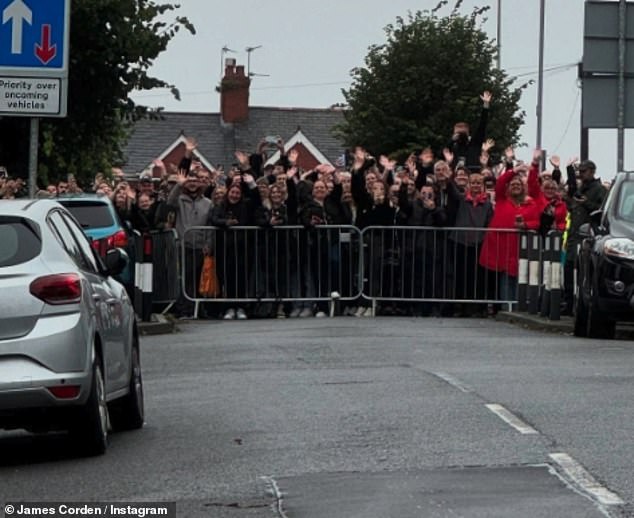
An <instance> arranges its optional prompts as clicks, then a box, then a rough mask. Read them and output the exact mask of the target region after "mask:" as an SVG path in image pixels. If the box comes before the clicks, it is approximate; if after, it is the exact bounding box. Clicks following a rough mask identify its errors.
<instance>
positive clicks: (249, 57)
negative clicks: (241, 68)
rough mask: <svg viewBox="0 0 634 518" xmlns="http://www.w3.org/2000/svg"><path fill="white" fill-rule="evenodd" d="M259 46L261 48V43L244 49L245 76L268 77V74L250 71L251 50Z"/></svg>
mask: <svg viewBox="0 0 634 518" xmlns="http://www.w3.org/2000/svg"><path fill="white" fill-rule="evenodd" d="M261 48H262V45H256V46H254V47H247V48H246V49H244V50H246V51H247V77H254V76H258V77H269V74H256V73H255V72H251V52H253V51H254V50H258V49H261Z"/></svg>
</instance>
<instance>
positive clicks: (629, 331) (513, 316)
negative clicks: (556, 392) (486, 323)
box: [138, 311, 634, 340]
mask: <svg viewBox="0 0 634 518" xmlns="http://www.w3.org/2000/svg"><path fill="white" fill-rule="evenodd" d="M495 318H496V320H498V321H500V322H508V323H510V324H514V325H517V326H520V327H523V328H525V329H534V330H537V331H545V332H550V333H557V334H562V335H570V336H572V334H573V332H572V331H573V320H572V317H569V316H562V317H561V318H560V319H559V320H550V319H549V318H546V317H542V316H540V315H532V314H530V313H526V312H519V311H513V312H510V311H500V312H499V313H498V314H497V315H496V317H495ZM138 326H139V332H140V333H141V335H145V336H148V335H164V334H171V333H174V332H178V327H177V326H176V322H175V321H174V320H173V319H171V318H169V317H166V316H165V315H161V314H158V313H153V314H152V320H151V321H150V322H141V321H139V322H138ZM616 338H620V339H625V340H634V324H619V325H617V328H616Z"/></svg>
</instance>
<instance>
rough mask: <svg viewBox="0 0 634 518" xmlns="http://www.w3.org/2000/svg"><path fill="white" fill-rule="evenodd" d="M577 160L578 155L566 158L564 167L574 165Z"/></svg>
mask: <svg viewBox="0 0 634 518" xmlns="http://www.w3.org/2000/svg"><path fill="white" fill-rule="evenodd" d="M577 162H579V157H578V156H573V157H572V158H569V159H568V162H567V163H566V167H568V166H571V165H575V164H576V163H577Z"/></svg>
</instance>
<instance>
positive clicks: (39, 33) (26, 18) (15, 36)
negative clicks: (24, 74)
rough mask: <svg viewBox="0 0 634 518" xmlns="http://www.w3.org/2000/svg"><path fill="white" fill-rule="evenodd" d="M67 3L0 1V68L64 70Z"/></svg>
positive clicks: (60, 1)
mask: <svg viewBox="0 0 634 518" xmlns="http://www.w3.org/2000/svg"><path fill="white" fill-rule="evenodd" d="M68 6H69V2H68V1H67V0H0V22H1V24H0V69H1V68H10V69H14V70H15V69H29V68H30V69H40V70H51V71H52V70H55V69H57V70H61V69H63V68H65V65H66V63H65V60H64V58H65V52H66V50H67V49H65V48H64V45H65V42H66V34H65V32H66V31H67V30H68V27H67V26H66V25H67V23H68V18H69V16H68V14H69V13H67V12H66V10H67V9H68Z"/></svg>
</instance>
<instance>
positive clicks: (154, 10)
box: [0, 0, 195, 183]
mask: <svg viewBox="0 0 634 518" xmlns="http://www.w3.org/2000/svg"><path fill="white" fill-rule="evenodd" d="M179 7H180V6H179V5H177V4H169V3H157V2H155V1H152V0H73V1H72V2H71V32H70V63H69V92H68V117H67V118H65V119H42V121H41V132H40V152H39V176H40V182H41V183H45V182H46V181H48V180H49V179H50V180H57V179H59V178H61V177H65V176H66V175H67V174H69V173H73V174H75V176H76V177H77V178H78V179H79V181H80V182H82V181H83V182H85V183H88V182H89V181H90V180H91V178H92V177H93V176H94V174H95V173H96V172H98V171H104V172H109V170H110V167H112V166H113V165H118V164H119V163H120V162H121V159H122V152H121V150H122V148H123V146H124V145H125V141H126V137H127V135H128V130H129V127H130V123H131V122H132V121H133V120H136V119H138V118H140V117H143V116H148V115H152V114H151V113H150V112H149V111H148V109H147V108H146V107H143V106H139V105H136V104H135V103H134V102H133V101H132V100H131V99H129V97H128V95H129V94H130V93H131V92H132V91H133V90H136V89H140V90H151V89H153V88H170V89H171V90H172V93H173V95H174V96H175V97H176V98H178V96H179V94H178V90H177V89H176V88H175V87H174V86H173V85H170V84H168V83H166V82H165V81H163V80H161V79H158V78H156V77H152V76H150V75H149V74H148V69H149V68H150V66H151V65H152V64H153V62H154V60H155V59H156V57H157V56H158V55H159V54H160V53H161V52H163V51H164V50H165V49H166V48H167V45H168V44H169V42H170V40H171V39H172V38H173V37H174V36H175V35H176V34H177V33H178V32H179V30H180V29H181V28H182V29H186V30H188V31H189V32H191V33H192V34H195V29H194V27H193V25H192V24H191V23H190V22H189V20H187V18H184V17H181V16H176V15H175V13H174V11H176V10H177V9H178V8H179ZM170 14H172V15H174V16H173V19H172V20H170V21H166V20H167V19H168V17H169V16H170ZM1 126H2V127H1V128H0V129H1V130H2V132H3V134H4V133H5V132H7V131H17V132H20V135H23V137H21V138H20V140H24V141H26V145H22V146H20V147H19V149H17V150H15V151H14V152H18V153H20V154H21V156H20V157H16V156H10V155H11V152H12V149H10V148H5V146H2V148H0V162H4V163H11V164H15V168H16V171H14V172H18V173H22V172H25V171H26V169H27V164H26V162H27V156H28V124H25V121H24V120H23V119H17V118H11V119H9V118H7V119H4V120H2V121H1ZM25 129H26V133H24V131H25Z"/></svg>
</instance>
